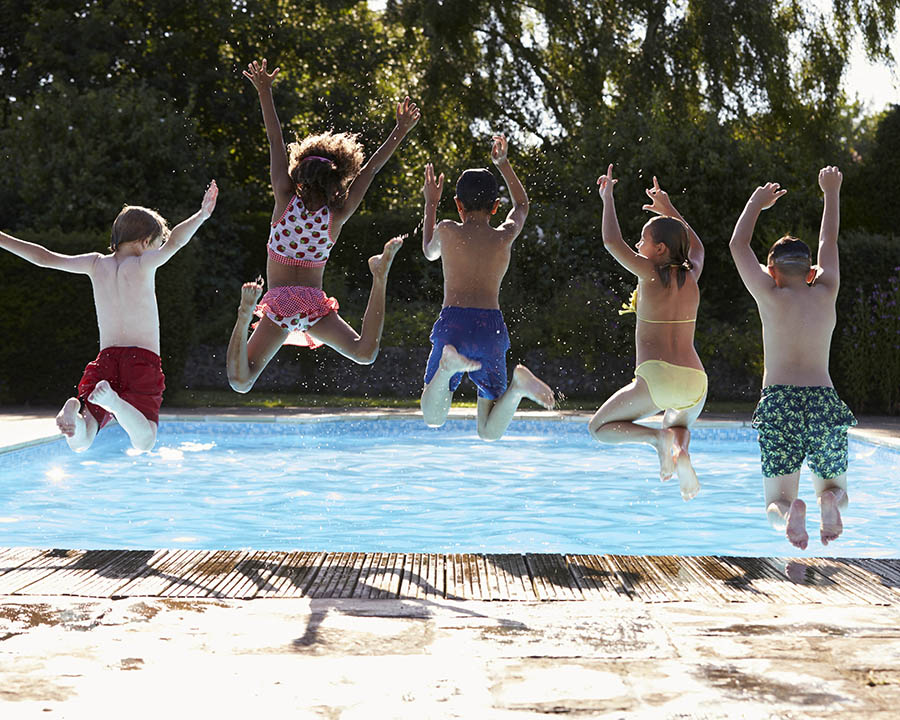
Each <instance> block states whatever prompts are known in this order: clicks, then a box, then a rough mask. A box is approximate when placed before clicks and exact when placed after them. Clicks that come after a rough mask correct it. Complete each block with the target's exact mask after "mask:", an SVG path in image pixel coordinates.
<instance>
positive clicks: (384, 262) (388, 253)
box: [369, 235, 406, 280]
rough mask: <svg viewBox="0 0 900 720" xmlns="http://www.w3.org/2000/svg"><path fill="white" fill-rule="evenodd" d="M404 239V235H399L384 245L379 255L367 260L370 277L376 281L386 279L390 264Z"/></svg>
mask: <svg viewBox="0 0 900 720" xmlns="http://www.w3.org/2000/svg"><path fill="white" fill-rule="evenodd" d="M405 237H406V235H400V236H398V237H395V238H391V239H390V240H388V241H387V242H386V243H385V244H384V250H383V251H382V253H381V255H373V256H372V257H370V258H369V270H371V271H372V275H374V276H375V279H376V280H385V279H386V278H387V274H388V271H389V270H390V269H391V263H392V262H394V255H396V254H397V252H398V251H399V250H400V248H401V247H402V246H403V239H404V238H405Z"/></svg>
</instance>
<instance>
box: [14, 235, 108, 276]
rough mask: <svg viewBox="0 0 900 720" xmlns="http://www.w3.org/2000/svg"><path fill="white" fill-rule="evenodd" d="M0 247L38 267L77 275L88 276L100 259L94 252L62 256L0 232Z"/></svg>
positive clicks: (41, 246)
mask: <svg viewBox="0 0 900 720" xmlns="http://www.w3.org/2000/svg"><path fill="white" fill-rule="evenodd" d="M0 247H2V248H3V249H4V250H8V251H9V252H11V253H12V254H13V255H18V256H19V257H20V258H23V259H24V260H27V261H28V262H30V263H32V264H33V265H37V266H38V267H44V268H53V269H54V270H64V271H65V272H70V273H76V274H78V275H90V273H91V269H92V268H93V267H94V262H95V261H96V260H97V258H99V257H100V253H95V252H94V253H85V254H83V255H63V254H61V253H56V252H53V251H52V250H48V249H47V248H45V247H44V246H43V245H38V244H37V243H30V242H27V241H25V240H19V239H18V238H14V237H13V236H12V235H7V234H6V233H3V232H0Z"/></svg>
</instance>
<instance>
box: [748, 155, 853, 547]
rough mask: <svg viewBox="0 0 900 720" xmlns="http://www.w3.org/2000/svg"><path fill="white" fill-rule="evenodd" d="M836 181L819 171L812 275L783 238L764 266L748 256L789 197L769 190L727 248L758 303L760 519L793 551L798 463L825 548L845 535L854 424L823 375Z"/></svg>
mask: <svg viewBox="0 0 900 720" xmlns="http://www.w3.org/2000/svg"><path fill="white" fill-rule="evenodd" d="M842 179H843V176H842V175H841V172H840V170H838V169H837V168H836V167H831V166H829V167H825V168H823V169H822V170H821V171H819V187H820V188H821V189H822V192H823V194H824V197H825V205H824V210H823V213H822V225H821V229H820V231H819V251H818V265H817V266H815V265H812V258H811V253H810V251H809V248H808V247H807V245H806V244H805V243H804V242H802V241H801V240H798V239H797V238H794V237H791V236H789V235H786V236H785V237H783V238H781V239H780V240H779V241H778V242H776V243H775V244H774V245H773V246H772V248H771V250H770V251H769V256H768V260H767V264H766V265H765V266H763V265H760V263H759V262H758V261H757V259H756V255H755V254H754V252H753V250H752V249H751V248H750V239H751V237H752V235H753V229H754V228H755V226H756V221H757V219H758V218H759V215H760V213H761V212H762V211H763V210H765V209H766V208H769V207H772V205H774V204H775V202H776V201H777V200H778V198H780V197H781V196H782V195H784V194H785V193H786V192H787V191H786V190H784V189H782V188H780V186H779V185H778V184H777V183H766V185H764V186H761V187H758V188H757V189H756V190H755V191H754V193H753V194H752V195H751V196H750V200H748V201H747V205H746V207H745V208H744V212H743V214H742V215H741V217H740V219H739V220H738V222H737V225H736V226H735V228H734V234H733V235H732V238H731V255H732V257H733V258H734V262H735V264H736V265H737V268H738V272H739V273H740V275H741V280H743V281H744V285H746V286H747V289H748V290H749V291H750V294H751V295H752V296H753V299H754V300H756V304H757V306H758V308H759V316H760V319H761V320H762V327H763V353H764V357H765V369H764V372H763V389H762V397H761V398H760V401H759V404H758V405H757V407H756V411H755V412H754V413H753V427H755V428H756V429H757V430H758V432H759V447H760V456H761V460H762V471H763V477H764V482H765V502H766V513H767V515H768V517H769V521H770V522H771V523H772V526H773V527H775V528H777V529H779V530H780V529H782V528H784V530H785V534H786V535H787V538H788V540H789V541H790V542H791V543H792V544H793V545H795V546H796V547H798V548H800V549H806V546H807V544H808V543H809V535H808V534H807V532H806V504H805V503H804V502H803V501H802V500H800V499H799V498H798V494H799V479H800V467H801V465H802V464H803V460H804V459H805V460H806V462H807V465H808V466H809V469H810V470H811V471H812V475H813V484H814V486H815V491H816V497H817V500H818V504H819V509H820V512H821V526H820V530H819V536H820V538H821V540H822V544H823V545H827V544H828V543H829V542H831V541H832V540H836V539H837V538H838V537H839V536H840V534H841V532H842V531H843V523H842V520H841V512H840V511H841V510H842V509H843V508H845V507H846V506H847V501H848V498H847V476H846V472H847V454H848V453H847V429H848V428H850V427H852V426H853V425H856V419H855V418H854V417H853V413H851V412H850V409H849V408H848V407H847V406H846V405H845V404H844V403H843V402H842V401H841V399H840V398H839V397H838V395H837V393H836V392H835V390H834V386H833V384H832V382H831V376H830V374H829V372H828V355H829V351H830V348H831V336H832V333H833V332H834V326H835V322H836V313H835V300H836V298H837V293H838V287H839V284H840V273H839V267H838V246H837V237H838V226H839V221H840V214H839V209H840V188H841V180H842Z"/></svg>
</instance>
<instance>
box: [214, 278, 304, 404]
mask: <svg viewBox="0 0 900 720" xmlns="http://www.w3.org/2000/svg"><path fill="white" fill-rule="evenodd" d="M262 291H263V286H262V279H259V280H256V281H254V282H248V283H244V284H243V286H241V304H240V305H239V306H238V314H237V320H236V321H235V323H234V329H233V330H232V331H231V339H230V340H229V341H228V352H227V353H226V355H225V365H226V371H227V373H228V383H229V384H230V385H231V387H232V389H233V390H234V391H236V392H239V393H245V392H249V391H250V388H252V387H253V384H254V383H255V382H256V379H257V378H258V377H259V376H260V373H262V371H263V370H264V369H265V367H266V365H268V364H269V362H270V361H271V360H272V358H273V357H275V353H277V352H278V349H279V348H280V347H281V346H282V345H283V344H284V340H285V338H286V337H287V336H288V331H287V330H285V329H284V328H282V327H279V326H278V325H276V324H275V323H274V322H272V321H271V320H269V318H267V317H263V318H262V319H261V320H260V321H259V325H257V326H256V329H255V330H254V331H253V334H252V335H251V336H250V339H249V340H247V331H248V330H249V329H250V322H251V321H252V320H253V311H254V309H255V308H256V303H257V302H259V298H260V296H261V295H262Z"/></svg>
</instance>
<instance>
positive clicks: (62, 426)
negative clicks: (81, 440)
mask: <svg viewBox="0 0 900 720" xmlns="http://www.w3.org/2000/svg"><path fill="white" fill-rule="evenodd" d="M80 412H81V402H79V400H78V398H74V397H72V398H69V399H68V400H66V403H65V405H63V406H62V410H60V411H59V413H58V414H57V416H56V427H58V428H59V431H60V432H61V433H62V434H63V435H65V436H66V437H74V435H75V423H77V422H78V414H79V413H80Z"/></svg>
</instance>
